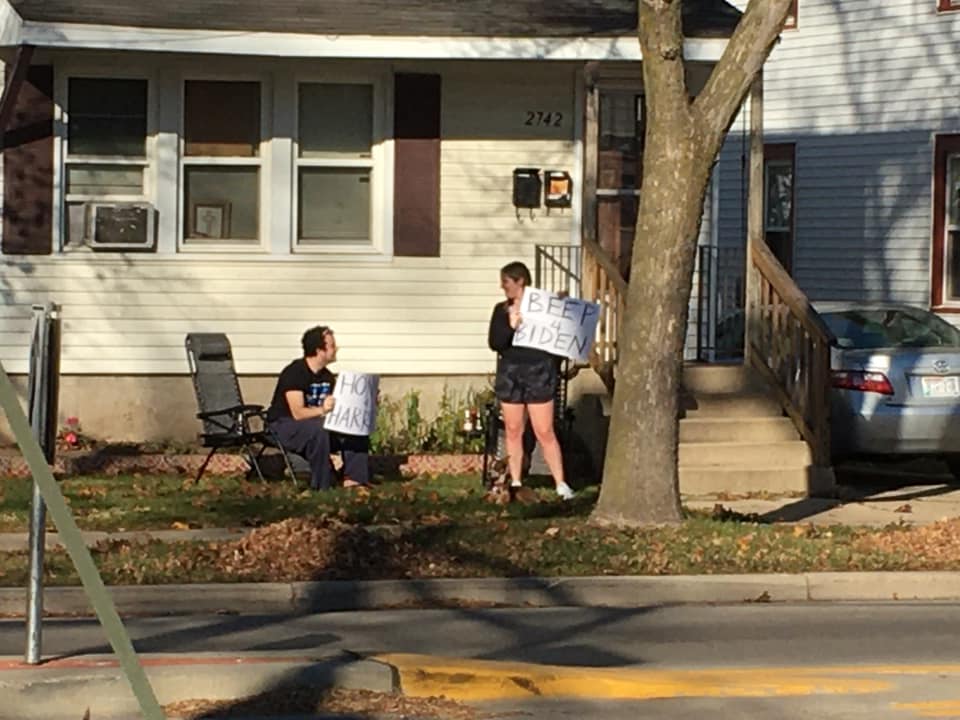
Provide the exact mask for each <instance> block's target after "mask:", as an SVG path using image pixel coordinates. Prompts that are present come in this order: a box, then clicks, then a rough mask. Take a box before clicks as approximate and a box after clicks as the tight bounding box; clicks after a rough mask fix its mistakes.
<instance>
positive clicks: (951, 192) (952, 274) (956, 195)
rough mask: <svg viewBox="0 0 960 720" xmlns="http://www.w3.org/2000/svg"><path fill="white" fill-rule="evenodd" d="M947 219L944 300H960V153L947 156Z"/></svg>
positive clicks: (945, 203)
mask: <svg viewBox="0 0 960 720" xmlns="http://www.w3.org/2000/svg"><path fill="white" fill-rule="evenodd" d="M944 191H945V195H946V197H945V198H944V205H945V206H946V219H945V227H944V234H943V254H944V273H943V275H944V278H943V283H944V300H946V301H947V302H957V301H960V155H958V154H953V155H949V156H948V157H947V172H946V178H945V182H944Z"/></svg>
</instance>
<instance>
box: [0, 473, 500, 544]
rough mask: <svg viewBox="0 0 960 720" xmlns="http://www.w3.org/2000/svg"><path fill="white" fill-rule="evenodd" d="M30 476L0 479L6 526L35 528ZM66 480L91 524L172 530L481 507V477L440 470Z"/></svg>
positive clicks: (78, 514)
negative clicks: (321, 477)
mask: <svg viewBox="0 0 960 720" xmlns="http://www.w3.org/2000/svg"><path fill="white" fill-rule="evenodd" d="M30 482H31V481H30V480H25V479H12V480H3V481H2V483H0V493H2V495H0V532H17V531H25V530H26V529H27V518H28V514H29V506H30V492H31V487H30ZM60 488H61V490H62V492H63V494H64V497H66V499H67V502H68V503H69V505H70V507H71V509H72V510H73V514H74V518H75V519H76V521H77V524H78V525H79V526H80V528H81V529H84V530H106V531H117V530H166V529H172V528H179V529H182V528H183V527H184V526H187V527H191V528H204V527H253V526H259V525H264V524H268V523H271V522H277V521H279V520H284V519H286V518H291V517H317V516H320V515H324V514H331V513H332V514H335V515H337V516H338V517H340V519H341V520H343V521H345V522H349V523H364V524H388V523H396V522H402V521H408V520H412V519H416V518H418V517H420V516H421V515H424V514H432V513H437V512H453V513H455V514H457V515H458V516H462V515H464V514H469V513H471V512H473V511H476V510H480V509H482V507H483V506H484V505H486V504H487V503H485V502H484V501H483V499H482V495H483V489H482V487H481V485H480V481H479V478H456V477H449V476H446V477H439V478H436V479H430V480H418V481H400V480H392V481H386V482H383V483H382V484H380V485H378V486H376V487H374V488H373V490H372V491H371V492H370V493H366V492H362V491H357V490H343V489H336V490H331V491H328V492H325V493H318V492H313V491H311V490H306V489H303V486H301V487H300V488H299V489H298V488H296V487H294V486H293V484H292V483H289V482H266V483H262V482H258V481H253V482H249V481H246V480H242V479H238V478H227V479H220V478H211V479H204V480H202V481H201V482H200V483H195V482H194V481H193V480H192V479H184V478H182V477H169V476H156V477H151V476H120V477H78V478H70V479H67V480H64V481H62V482H61V483H60Z"/></svg>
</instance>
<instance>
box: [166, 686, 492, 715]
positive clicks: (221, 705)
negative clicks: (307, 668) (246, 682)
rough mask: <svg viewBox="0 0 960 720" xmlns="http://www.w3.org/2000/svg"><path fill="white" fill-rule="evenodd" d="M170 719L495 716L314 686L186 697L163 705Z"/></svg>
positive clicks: (437, 701) (442, 703)
mask: <svg viewBox="0 0 960 720" xmlns="http://www.w3.org/2000/svg"><path fill="white" fill-rule="evenodd" d="M163 709H164V712H165V713H166V714H167V716H168V717H171V718H183V719H184V720H219V719H220V718H224V719H227V718H237V717H250V716H263V717H277V716H283V715H293V714H303V713H317V712H325V713H337V714H343V715H349V716H350V717H351V718H377V719H378V720H379V719H382V720H394V719H395V720H402V719H405V718H418V719H420V718H422V719H423V720H428V719H433V718H436V719H437V720H481V718H492V717H495V716H493V715H489V714H486V713H481V712H479V711H477V710H476V709H474V708H472V707H470V706H468V705H464V704H463V703H459V702H454V701H453V700H447V699H446V698H442V697H439V698H437V697H431V698H410V697H405V696H403V695H392V694H386V693H375V692H369V691H367V690H343V689H339V688H338V689H334V690H327V691H318V690H316V689H312V688H291V689H283V690H274V691H271V692H266V693H263V694H261V695H255V696H253V697H248V698H243V699H241V700H234V701H213V700H185V701H183V702H178V703H173V704H170V705H166V706H164V708H163Z"/></svg>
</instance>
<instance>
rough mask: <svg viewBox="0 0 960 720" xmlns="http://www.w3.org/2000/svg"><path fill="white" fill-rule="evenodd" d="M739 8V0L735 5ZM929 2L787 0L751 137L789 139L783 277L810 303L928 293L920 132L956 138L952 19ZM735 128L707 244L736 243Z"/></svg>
mask: <svg viewBox="0 0 960 720" xmlns="http://www.w3.org/2000/svg"><path fill="white" fill-rule="evenodd" d="M741 4H742V3H741ZM936 5H937V2H936V0H887V1H886V2H883V3H867V2H850V1H847V2H838V1H837V0H801V2H800V10H799V29H798V30H793V31H785V32H784V33H783V35H782V41H781V42H780V44H779V45H778V46H777V47H776V48H775V50H774V52H773V54H772V56H771V59H770V61H769V62H768V64H767V67H766V71H765V81H766V82H765V97H764V103H765V112H764V125H765V135H766V137H765V140H766V141H767V142H793V143H796V187H797V195H796V240H795V255H794V275H795V277H796V279H797V280H798V282H799V284H800V286H801V287H802V288H803V289H804V290H805V291H806V292H808V293H809V295H810V296H811V297H812V298H813V299H817V300H824V299H876V300H896V301H904V302H910V303H916V304H919V305H928V304H929V301H930V269H929V268H930V264H929V263H930V248H931V226H932V198H931V188H932V173H933V163H932V152H933V141H932V138H933V136H934V134H935V133H938V132H960V106H958V104H957V88H956V83H955V73H956V59H957V57H958V53H960V14H958V13H949V14H938V13H937V12H936ZM740 122H741V120H739V119H738V121H737V123H735V124H734V126H733V130H732V131H731V137H730V138H728V141H727V145H726V148H725V150H724V154H723V156H722V158H721V163H720V175H721V185H720V187H721V193H722V197H721V242H722V243H726V244H731V243H738V242H742V238H743V232H742V226H741V220H740V218H741V213H742V205H741V198H740V197H739V195H740V191H739V188H740V180H741V174H740V173H741V170H740V133H739V128H740Z"/></svg>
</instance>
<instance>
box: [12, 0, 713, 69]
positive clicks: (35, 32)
mask: <svg viewBox="0 0 960 720" xmlns="http://www.w3.org/2000/svg"><path fill="white" fill-rule="evenodd" d="M6 9H9V10H10V12H13V10H12V9H11V8H9V5H7V6H6ZM13 14H14V16H15V17H16V21H15V20H14V19H13V18H9V21H8V22H6V23H5V24H4V25H3V26H2V28H0V40H2V44H3V45H6V46H11V45H19V44H30V45H34V46H36V47H38V48H50V49H58V50H101V51H130V50H136V51H138V52H176V53H195V54H216V55H254V56H265V57H266V56H269V57H303V58H391V59H409V60H419V59H422V60H551V61H583V62H586V61H603V60H607V61H638V60H641V59H642V54H641V52H640V43H639V41H638V40H637V38H636V37H635V36H618V37H589V38H586V37H580V38H540V37H462V36H461V37H456V36H448V37H437V36H380V35H377V36H375V35H315V34H301V33H276V32H240V33H238V32H232V31H226V30H171V29H167V28H143V27H117V26H113V25H82V24H74V23H45V22H30V21H27V22H22V21H19V17H18V16H16V13H15V12H13ZM0 18H3V16H2V15H0ZM17 21H19V22H17ZM726 45H727V40H726V39H725V38H688V39H687V40H686V42H685V44H684V54H685V57H686V59H687V60H689V61H693V62H716V61H717V60H719V59H720V56H721V55H722V53H723V51H724V48H726Z"/></svg>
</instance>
